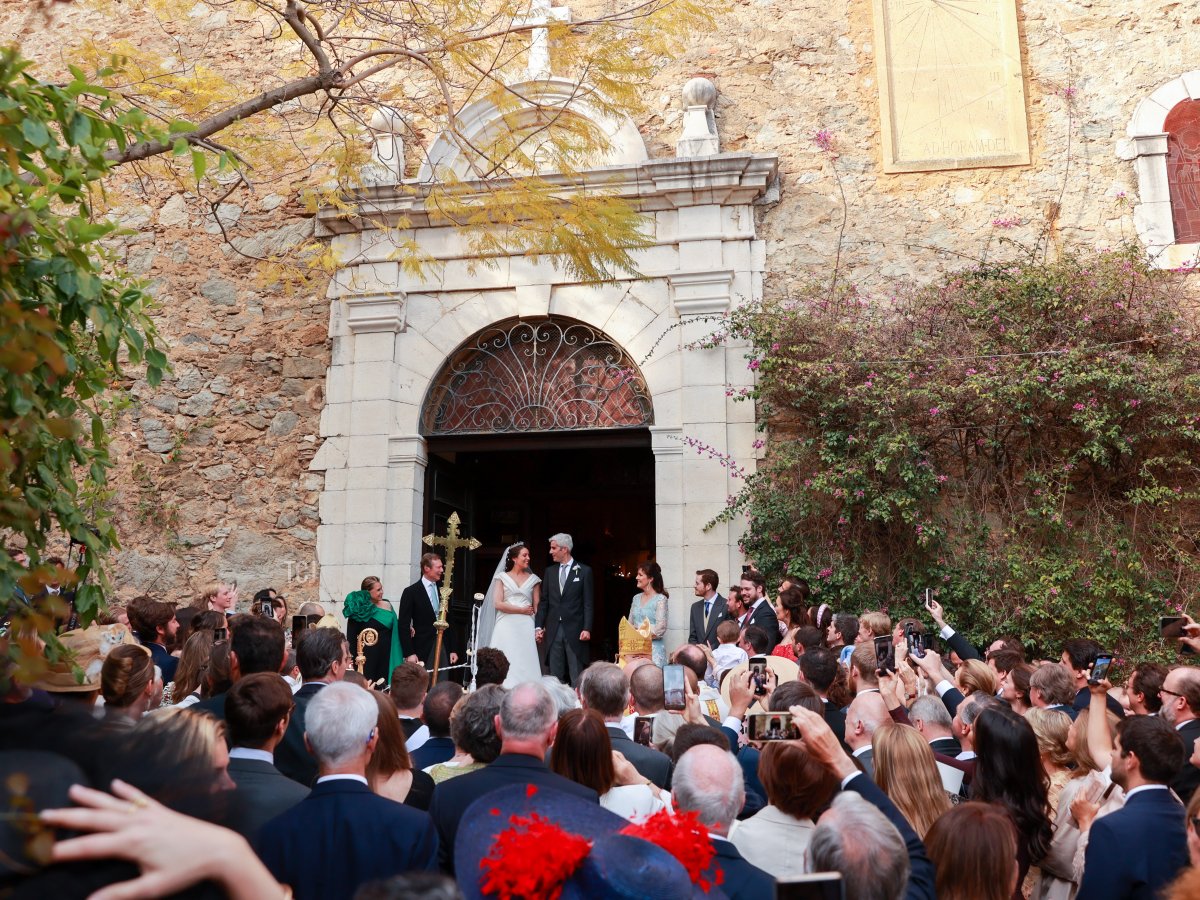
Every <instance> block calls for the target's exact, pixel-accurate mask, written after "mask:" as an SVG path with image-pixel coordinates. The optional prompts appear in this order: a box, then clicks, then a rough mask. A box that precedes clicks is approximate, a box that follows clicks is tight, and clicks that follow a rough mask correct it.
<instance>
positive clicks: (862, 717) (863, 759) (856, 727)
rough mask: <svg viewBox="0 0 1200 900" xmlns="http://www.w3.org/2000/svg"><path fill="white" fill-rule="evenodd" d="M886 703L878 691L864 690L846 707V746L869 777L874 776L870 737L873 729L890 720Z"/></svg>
mask: <svg viewBox="0 0 1200 900" xmlns="http://www.w3.org/2000/svg"><path fill="white" fill-rule="evenodd" d="M891 720H892V717H891V716H889V715H888V710H887V704H886V703H884V702H883V698H882V697H880V696H879V692H878V691H866V692H864V693H862V694H859V695H858V696H857V697H855V698H854V701H853V702H852V703H851V704H850V706H849V707H848V708H847V709H846V746H848V747H849V748H850V751H851V755H852V756H853V757H854V758H855V759H856V760H857V761H858V764H859V765H860V766H862V770H863V771H864V772H866V773H867V776H868V777H869V778H872V779H873V778H874V777H875V759H874V754H873V752H872V750H871V738H872V737H873V736H874V735H875V729H876V728H878V727H879V726H880V725H882V724H883V723H884V722H890V721H891Z"/></svg>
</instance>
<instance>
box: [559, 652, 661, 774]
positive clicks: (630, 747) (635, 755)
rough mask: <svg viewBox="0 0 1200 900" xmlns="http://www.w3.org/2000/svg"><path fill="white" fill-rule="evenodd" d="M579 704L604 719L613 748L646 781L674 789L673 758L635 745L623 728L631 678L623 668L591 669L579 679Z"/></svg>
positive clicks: (600, 666) (598, 664)
mask: <svg viewBox="0 0 1200 900" xmlns="http://www.w3.org/2000/svg"><path fill="white" fill-rule="evenodd" d="M642 668H653V667H650V666H643V667H642ZM639 671H641V670H640V669H639ZM579 702H580V704H581V705H582V706H583V708H584V709H594V710H595V711H596V712H598V713H600V715H602V716H603V717H604V725H605V727H606V728H607V729H608V737H609V739H610V740H611V741H612V748H613V749H614V750H617V751H619V752H620V753H621V755H622V756H624V757H625V758H626V759H627V760H629V762H630V763H632V764H633V767H634V768H635V769H637V770H638V772H639V773H640V774H641V775H642V777H643V778H648V779H650V780H651V781H653V782H654V783H655V784H656V785H658V786H659V787H660V788H663V789H666V788H669V787H670V786H671V758H670V757H669V756H667V755H666V754H665V753H660V752H659V751H658V750H655V749H654V748H653V747H646V746H644V745H642V744H638V743H634V742H633V741H632V740H630V739H629V735H627V734H626V733H625V730H624V729H623V728H622V727H621V718H622V717H623V716H624V714H625V710H626V709H627V708H628V706H629V678H628V677H627V676H626V675H625V673H624V672H623V671H622V670H621V667H620V666H615V665H613V664H612V663H607V662H594V663H592V664H591V665H590V666H588V667H587V668H586V669H585V670H584V672H583V675H582V676H581V677H580V679H579Z"/></svg>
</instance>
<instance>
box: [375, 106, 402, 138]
mask: <svg viewBox="0 0 1200 900" xmlns="http://www.w3.org/2000/svg"><path fill="white" fill-rule="evenodd" d="M402 125H403V120H402V119H401V118H400V113H398V112H397V111H396V110H394V109H392V107H390V106H380V107H377V108H376V110H375V112H374V113H373V114H372V115H371V121H370V122H368V123H367V127H369V128H370V129H371V130H372V131H382V132H384V133H385V134H399V133H400V132H401V130H402Z"/></svg>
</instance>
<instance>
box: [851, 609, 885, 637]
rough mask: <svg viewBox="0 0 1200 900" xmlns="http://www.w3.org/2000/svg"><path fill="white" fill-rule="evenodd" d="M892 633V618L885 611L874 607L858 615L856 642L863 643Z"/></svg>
mask: <svg viewBox="0 0 1200 900" xmlns="http://www.w3.org/2000/svg"><path fill="white" fill-rule="evenodd" d="M891 633H892V619H891V616H889V615H888V614H887V613H885V612H880V611H879V610H876V609H872V610H868V611H867V612H865V613H863V614H862V615H861V616H859V617H858V636H857V637H855V639H854V643H856V644H862V643H866V642H869V641H873V640H875V638H877V637H883V635H885V634H891Z"/></svg>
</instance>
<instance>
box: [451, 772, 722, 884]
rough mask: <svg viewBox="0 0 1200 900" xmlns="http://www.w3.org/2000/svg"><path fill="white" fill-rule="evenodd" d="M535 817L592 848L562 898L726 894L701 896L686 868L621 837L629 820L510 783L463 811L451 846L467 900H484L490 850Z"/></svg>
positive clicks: (532, 863) (548, 851) (548, 850)
mask: <svg viewBox="0 0 1200 900" xmlns="http://www.w3.org/2000/svg"><path fill="white" fill-rule="evenodd" d="M534 814H536V815H538V816H540V817H542V818H543V819H545V820H546V821H547V822H549V823H552V824H553V825H557V826H558V827H559V828H561V829H562V830H563V831H566V832H568V833H569V834H571V835H574V836H577V837H581V838H583V839H585V840H587V841H588V842H590V843H591V845H592V848H591V852H589V853H588V855H587V856H586V857H585V858H584V860H583V862H582V863H580V865H579V867H578V868H577V869H576V870H575V872H574V874H572V875H571V876H570V877H569V878H567V879H566V881H564V882H563V885H562V895H561V896H562V898H563V900H585V898H587V900H591V898H620V900H642V898H645V900H692V898H699V897H707V898H712V900H716V898H721V897H724V896H725V895H724V894H723V893H722V892H721V891H719V890H718V889H716V888H713V889H712V890H711V891H709V892H708V893H704V892H703V891H701V890H700V889H699V888H698V887H696V886H695V885H693V884H692V881H691V879H690V878H689V877H688V873H687V869H685V868H684V867H683V864H682V863H680V862H679V861H678V860H677V859H676V858H675V857H674V856H672V855H671V854H670V853H668V852H667V851H666V850H663V849H662V848H661V847H658V846H656V845H655V844H652V843H650V842H649V841H646V840H642V839H641V838H638V837H633V836H631V835H624V834H618V832H619V831H620V830H621V829H622V828H624V827H625V826H626V825H628V824H629V823H628V822H627V821H626V820H625V819H623V818H621V817H620V816H618V815H616V814H614V813H611V812H609V811H608V810H606V809H604V808H603V807H602V806H600V805H599V804H597V803H591V802H588V801H586V800H581V799H580V798H578V797H574V796H572V795H570V794H565V793H563V792H562V791H556V790H554V789H553V788H545V787H538V788H537V789H536V792H534V793H530V791H529V787H528V786H526V785H522V784H518V785H510V786H508V787H504V788H500V789H499V790H496V791H492V792H491V793H489V794H485V795H484V796H482V797H480V798H479V799H478V800H476V801H475V802H474V803H472V804H471V805H470V806H469V807H468V808H467V811H466V812H465V813H464V814H463V817H462V820H461V821H460V822H459V826H458V838H457V840H456V841H455V842H454V874H455V877H456V880H457V881H458V887H459V890H461V891H462V893H463V896H464V897H466V898H467V900H476V898H479V900H482V898H484V897H486V896H488V895H485V894H484V893H483V891H482V889H481V882H482V880H483V875H484V870H483V868H482V866H481V863H482V862H483V860H484V859H486V858H487V857H488V855H489V854H490V853H491V852H492V848H493V846H494V845H495V843H496V839H497V838H498V837H499V835H500V834H501V832H503V831H505V830H506V829H509V828H512V827H514V826H513V821H512V820H513V819H514V818H522V819H527V818H529V817H530V816H532V815H534ZM554 852H555V848H554V847H553V846H542V847H540V848H539V853H540V854H544V857H543V859H541V860H539V859H538V858H536V857H535V858H529V859H521V860H513V861H512V864H513V865H518V866H529V867H531V868H532V867H536V866H538V865H539V864H542V863H543V862H544V861H545V860H546V859H549V858H550V857H551V856H552V855H553V854H554Z"/></svg>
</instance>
